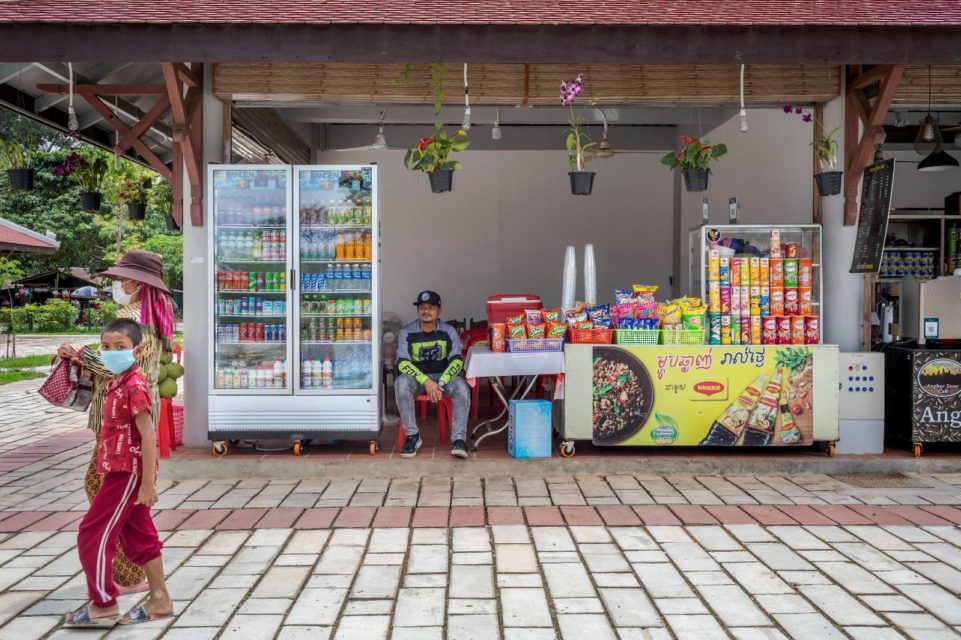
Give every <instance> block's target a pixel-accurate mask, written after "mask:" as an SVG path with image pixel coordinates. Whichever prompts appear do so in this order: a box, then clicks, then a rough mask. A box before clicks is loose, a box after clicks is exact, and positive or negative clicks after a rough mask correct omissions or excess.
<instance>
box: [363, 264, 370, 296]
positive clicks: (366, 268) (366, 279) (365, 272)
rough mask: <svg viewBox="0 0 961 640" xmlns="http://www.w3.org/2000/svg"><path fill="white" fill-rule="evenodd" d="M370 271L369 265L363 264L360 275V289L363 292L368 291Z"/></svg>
mask: <svg viewBox="0 0 961 640" xmlns="http://www.w3.org/2000/svg"><path fill="white" fill-rule="evenodd" d="M371 275H372V270H371V267H370V265H369V264H365V265H364V268H363V271H362V273H361V278H362V280H361V282H362V287H361V288H362V289H363V290H364V291H370V280H371Z"/></svg>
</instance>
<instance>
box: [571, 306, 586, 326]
mask: <svg viewBox="0 0 961 640" xmlns="http://www.w3.org/2000/svg"><path fill="white" fill-rule="evenodd" d="M587 319H588V317H587V312H586V311H575V310H574V309H571V310H570V311H568V312H567V324H568V326H571V327H576V326H577V323H578V322H584V321H585V320H587Z"/></svg>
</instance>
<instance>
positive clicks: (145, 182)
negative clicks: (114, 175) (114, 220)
mask: <svg viewBox="0 0 961 640" xmlns="http://www.w3.org/2000/svg"><path fill="white" fill-rule="evenodd" d="M152 186H153V179H151V178H149V177H147V178H143V179H142V180H133V179H130V178H127V179H126V180H124V181H123V182H121V183H120V190H119V192H118V194H117V195H118V197H119V199H120V200H121V201H123V202H126V203H127V216H128V217H129V218H130V219H131V220H143V219H144V218H145V217H146V215H147V202H148V201H149V200H150V189H151V187H152Z"/></svg>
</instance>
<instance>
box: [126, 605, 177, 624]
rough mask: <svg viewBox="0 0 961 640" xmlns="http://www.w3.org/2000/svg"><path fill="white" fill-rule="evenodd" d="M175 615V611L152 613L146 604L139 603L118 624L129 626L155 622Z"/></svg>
mask: <svg viewBox="0 0 961 640" xmlns="http://www.w3.org/2000/svg"><path fill="white" fill-rule="evenodd" d="M173 615H174V612H173V611H171V612H169V613H150V612H149V611H147V608H146V607H145V606H144V605H142V604H138V605H137V606H136V607H134V608H133V609H131V610H130V611H128V612H127V613H126V614H125V615H124V617H123V618H121V619H120V621H119V622H118V623H117V624H120V625H124V626H127V625H131V624H140V623H141V622H153V621H154V620H164V619H166V618H172V617H173Z"/></svg>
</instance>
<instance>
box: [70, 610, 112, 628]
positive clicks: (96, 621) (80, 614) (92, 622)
mask: <svg viewBox="0 0 961 640" xmlns="http://www.w3.org/2000/svg"><path fill="white" fill-rule="evenodd" d="M119 620H120V615H119V614H117V615H112V616H106V617H102V618H94V617H93V616H92V615H91V613H90V604H85V605H83V606H82V607H80V608H79V609H77V610H76V611H71V612H70V613H68V614H67V615H66V616H64V622H63V628H64V629H110V628H111V627H113V626H114V625H115V624H117V622H118V621H119Z"/></svg>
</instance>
